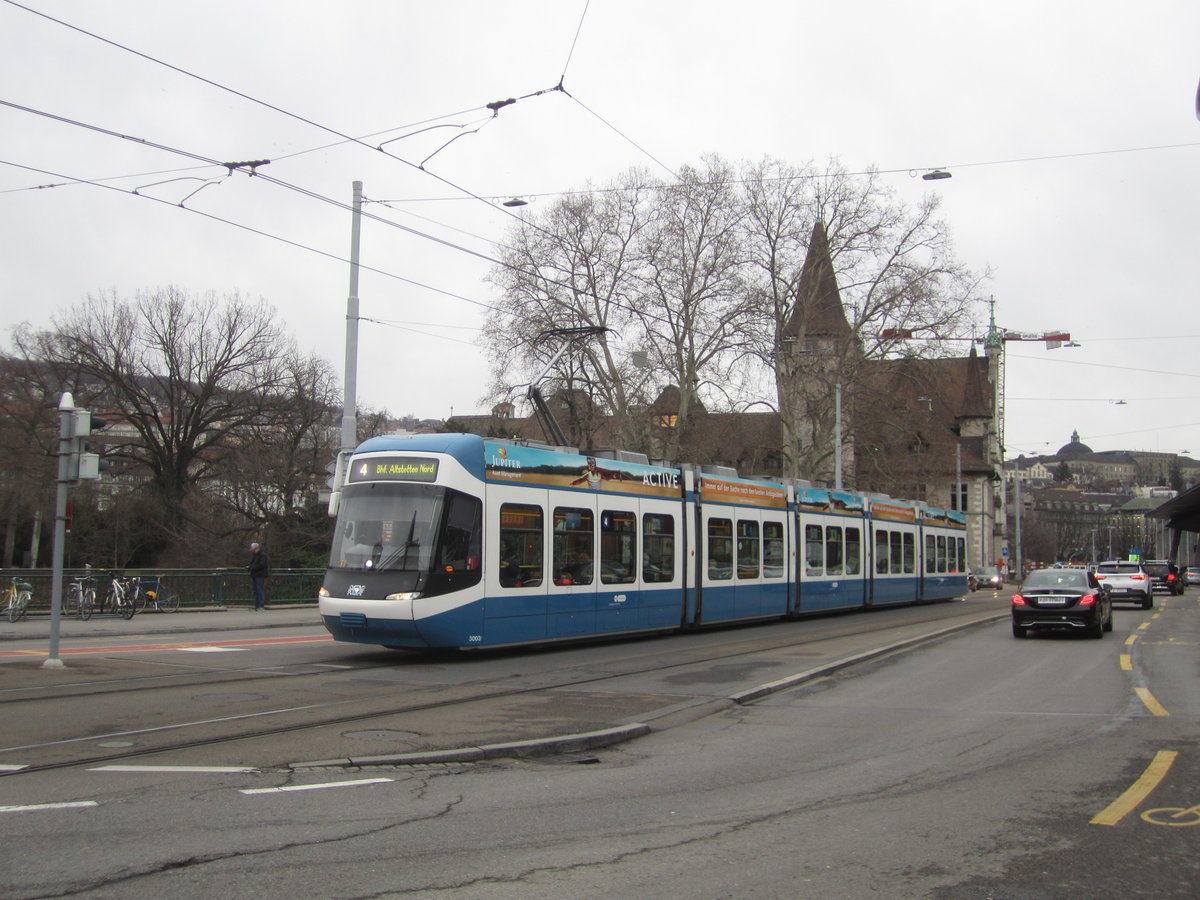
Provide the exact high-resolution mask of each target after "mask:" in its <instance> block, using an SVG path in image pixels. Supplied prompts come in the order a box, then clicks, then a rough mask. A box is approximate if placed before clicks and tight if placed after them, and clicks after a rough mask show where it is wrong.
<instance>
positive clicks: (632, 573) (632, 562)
mask: <svg viewBox="0 0 1200 900" xmlns="http://www.w3.org/2000/svg"><path fill="white" fill-rule="evenodd" d="M637 559H638V555H637V513H631V512H624V511H613V510H605V511H604V512H602V513H601V514H600V581H601V582H602V583H603V584H630V583H632V582H633V581H635V580H636V578H637Z"/></svg>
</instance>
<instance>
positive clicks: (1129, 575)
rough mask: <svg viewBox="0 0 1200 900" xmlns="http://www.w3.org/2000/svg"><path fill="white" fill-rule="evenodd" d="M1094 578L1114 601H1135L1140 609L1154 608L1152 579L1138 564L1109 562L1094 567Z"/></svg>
mask: <svg viewBox="0 0 1200 900" xmlns="http://www.w3.org/2000/svg"><path fill="white" fill-rule="evenodd" d="M1096 578H1097V579H1099V581H1100V583H1101V584H1103V585H1104V586H1105V587H1106V588H1108V593H1109V595H1110V596H1111V597H1112V599H1113V600H1114V601H1115V600H1136V601H1138V602H1139V603H1141V605H1142V609H1150V608H1151V607H1152V606H1154V579H1153V578H1151V577H1150V575H1149V574H1148V573H1147V572H1146V571H1145V570H1144V569H1143V568H1142V564H1141V563H1138V562H1129V561H1127V560H1123V559H1122V560H1109V561H1108V562H1102V563H1100V565H1098V566H1096Z"/></svg>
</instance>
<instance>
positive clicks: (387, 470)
mask: <svg viewBox="0 0 1200 900" xmlns="http://www.w3.org/2000/svg"><path fill="white" fill-rule="evenodd" d="M437 474H438V461H437V460H436V459H433V458H430V457H427V456H404V457H397V456H369V457H367V458H366V459H361V458H360V459H356V460H354V462H353V464H352V465H351V466H350V478H349V481H350V483H351V484H354V483H356V482H359V481H437Z"/></svg>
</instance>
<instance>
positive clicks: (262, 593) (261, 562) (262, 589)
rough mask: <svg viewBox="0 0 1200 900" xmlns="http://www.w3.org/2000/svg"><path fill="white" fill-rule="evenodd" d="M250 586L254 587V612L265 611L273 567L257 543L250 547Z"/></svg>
mask: <svg viewBox="0 0 1200 900" xmlns="http://www.w3.org/2000/svg"><path fill="white" fill-rule="evenodd" d="M246 569H247V571H249V572H250V584H251V585H252V586H253V587H254V610H255V612H257V611H258V610H260V609H265V608H266V606H267V578H269V577H270V575H271V567H270V565H269V564H268V563H267V551H266V550H264V549H263V548H262V547H261V546H260V545H259V544H258V542H257V541H256V542H255V543H253V544H251V545H250V565H248V566H246Z"/></svg>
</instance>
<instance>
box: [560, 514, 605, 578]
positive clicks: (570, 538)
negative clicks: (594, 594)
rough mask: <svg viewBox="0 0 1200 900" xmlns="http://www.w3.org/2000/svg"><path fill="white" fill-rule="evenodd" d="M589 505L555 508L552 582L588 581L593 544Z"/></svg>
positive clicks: (590, 575) (591, 575)
mask: <svg viewBox="0 0 1200 900" xmlns="http://www.w3.org/2000/svg"><path fill="white" fill-rule="evenodd" d="M594 535H595V531H594V528H593V515H592V511H591V510H590V509H567V508H564V507H561V506H560V507H557V508H556V509H555V510H554V583H555V584H591V583H592V579H593V578H594V577H595V576H594V575H593V573H592V552H593V550H594V548H595V539H594Z"/></svg>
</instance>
